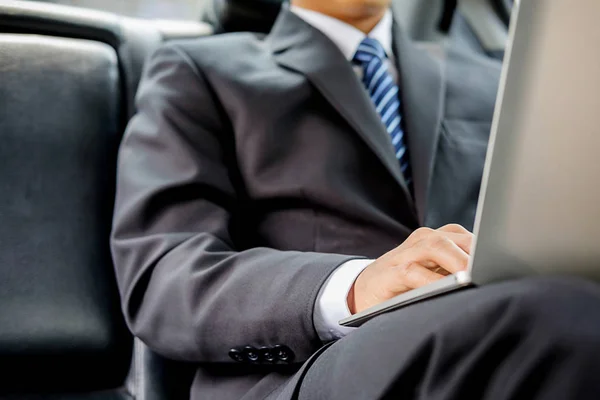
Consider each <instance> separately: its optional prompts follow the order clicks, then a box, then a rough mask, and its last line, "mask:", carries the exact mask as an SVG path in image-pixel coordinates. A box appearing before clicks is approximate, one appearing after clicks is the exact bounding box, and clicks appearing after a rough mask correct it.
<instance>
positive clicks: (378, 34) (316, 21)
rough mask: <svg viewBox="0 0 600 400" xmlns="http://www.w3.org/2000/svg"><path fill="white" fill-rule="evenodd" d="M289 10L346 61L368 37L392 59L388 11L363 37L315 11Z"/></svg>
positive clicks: (391, 21)
mask: <svg viewBox="0 0 600 400" xmlns="http://www.w3.org/2000/svg"><path fill="white" fill-rule="evenodd" d="M290 10H291V11H292V12H293V13H294V14H296V15H297V16H298V17H300V18H302V19H303V20H304V21H305V22H307V23H308V24H310V25H312V26H313V27H314V28H316V29H318V30H320V31H321V32H322V33H323V34H325V36H327V37H328V38H329V39H330V40H331V41H332V42H333V43H335V44H336V45H337V46H338V47H339V49H340V50H341V51H342V53H343V54H344V56H345V57H346V59H347V60H348V61H352V59H353V58H354V54H355V53H356V50H357V49H358V46H359V45H360V43H361V42H362V41H363V40H364V39H365V38H366V37H367V36H369V37H370V38H373V39H376V40H378V41H379V43H381V45H382V46H383V48H384V50H385V52H386V54H387V56H388V57H389V58H390V59H391V58H392V54H393V52H392V23H393V20H392V13H391V11H390V10H388V11H387V12H386V13H385V15H384V16H383V18H382V19H381V21H379V23H378V24H377V25H376V26H375V28H373V29H372V30H371V32H369V35H365V34H364V32H362V31H360V30H358V29H356V28H355V27H353V26H352V25H349V24H347V23H345V22H342V21H340V20H338V19H335V18H333V17H330V16H328V15H325V14H322V13H320V12H317V11H313V10H307V9H305V8H301V7H298V6H294V5H292V6H290Z"/></svg>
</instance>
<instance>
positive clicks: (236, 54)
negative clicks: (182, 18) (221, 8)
mask: <svg viewBox="0 0 600 400" xmlns="http://www.w3.org/2000/svg"><path fill="white" fill-rule="evenodd" d="M264 38H265V35H263V34H253V33H246V32H239V33H226V34H221V35H213V36H206V37H200V38H194V39H181V40H175V41H172V42H170V43H168V44H166V45H165V46H171V47H174V48H177V49H178V50H179V51H180V52H182V53H184V54H185V55H186V56H187V57H189V59H190V60H192V61H193V62H194V63H195V64H197V65H202V66H210V65H217V66H219V67H223V66H225V65H227V64H230V63H232V62H233V61H234V60H236V59H243V58H250V57H255V56H259V55H260V54H264V53H265V52H266V51H267V48H266V44H265V41H264Z"/></svg>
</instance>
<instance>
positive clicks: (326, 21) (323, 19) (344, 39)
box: [290, 6, 398, 342]
mask: <svg viewBox="0 0 600 400" xmlns="http://www.w3.org/2000/svg"><path fill="white" fill-rule="evenodd" d="M290 10H291V11H292V12H293V13H294V14H296V15H297V16H299V17H300V18H302V19H303V20H304V21H306V22H307V23H309V24H310V25H312V26H313V27H314V28H316V29H318V30H320V31H321V32H322V33H323V34H325V36H327V37H328V38H329V39H330V40H331V41H332V42H333V43H335V44H336V45H337V47H338V48H339V49H340V50H341V51H342V54H343V55H344V56H345V57H346V59H347V60H348V61H349V62H352V59H353V58H354V54H355V53H356V50H357V49H358V46H359V45H360V43H361V42H362V41H363V39H365V38H366V37H367V35H365V34H364V33H363V32H362V31H359V30H358V29H356V28H355V27H353V26H351V25H348V24H346V23H345V22H342V21H340V20H338V19H335V18H332V17H330V16H327V15H324V14H321V13H319V12H316V11H312V10H307V9H304V8H300V7H297V6H290ZM392 23H393V21H392V13H391V12H390V11H388V12H387V13H386V14H385V15H384V17H383V18H382V19H381V21H379V23H378V24H377V26H375V28H373V30H372V31H371V32H370V33H369V35H368V36H369V37H371V38H373V39H377V40H378V41H379V43H381V45H382V46H383V48H384V50H385V51H386V53H387V56H388V59H387V66H388V69H389V70H390V73H391V74H392V76H393V77H394V79H395V80H396V81H397V79H398V71H397V68H396V65H395V63H394V57H393V52H392ZM354 70H355V71H356V73H357V74H358V75H359V76H360V77H362V73H363V71H362V69H361V67H360V66H358V67H355V68H354ZM372 262H373V260H364V259H359V260H352V261H348V262H346V263H344V264H342V265H341V266H340V267H338V268H337V269H336V270H335V271H334V272H333V274H331V276H330V277H329V278H328V279H327V281H326V282H325V284H324V285H323V287H322V288H321V290H320V292H319V296H318V298H317V302H316V303H315V309H314V317H313V318H314V324H315V329H316V330H317V333H318V335H319V338H320V339H321V340H322V341H324V342H329V341H332V340H337V339H340V338H342V337H344V336H346V335H347V334H348V333H350V332H351V331H353V330H354V329H356V328H347V327H343V326H341V325H340V324H339V323H338V321H339V320H341V319H343V318H346V317H349V316H350V310H349V309H348V302H347V298H348V293H349V292H350V289H351V288H352V285H353V284H354V281H355V280H356V278H357V277H358V275H360V273H361V272H362V271H363V270H364V269H365V268H366V267H367V266H368V265H369V264H371V263H372Z"/></svg>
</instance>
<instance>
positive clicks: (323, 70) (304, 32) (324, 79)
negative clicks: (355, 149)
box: [267, 9, 412, 202]
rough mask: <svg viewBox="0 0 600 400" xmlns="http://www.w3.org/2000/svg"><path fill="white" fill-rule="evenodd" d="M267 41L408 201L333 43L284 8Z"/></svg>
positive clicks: (375, 121)
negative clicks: (328, 105) (344, 123)
mask: <svg viewBox="0 0 600 400" xmlns="http://www.w3.org/2000/svg"><path fill="white" fill-rule="evenodd" d="M267 43H268V45H270V46H271V49H272V51H273V55H274V57H275V60H276V61H277V62H278V63H279V64H280V65H282V66H284V67H286V68H289V69H292V70H294V71H297V72H299V73H301V74H303V75H305V76H306V77H307V78H308V79H309V80H310V81H311V83H312V84H313V85H314V86H315V87H316V88H317V89H318V90H319V91H320V92H321V94H322V95H323V96H324V97H325V99H326V100H327V101H328V102H329V103H331V105H332V106H333V107H334V108H335V109H336V110H337V111H338V112H339V113H340V114H341V115H342V116H343V117H344V118H345V119H346V120H347V121H348V122H349V123H350V125H351V126H352V127H353V128H354V130H356V132H357V133H358V134H359V135H360V136H361V138H362V139H363V140H364V141H365V142H366V144H367V145H368V146H369V148H370V149H371V150H372V151H373V152H374V153H375V154H376V155H377V157H378V158H379V159H380V160H381V161H382V162H383V164H384V165H385V166H386V168H387V169H388V170H389V172H390V173H391V174H392V176H393V177H394V178H395V179H396V181H397V182H398V183H399V184H400V186H401V187H402V188H403V190H404V192H405V195H406V197H407V199H409V202H411V201H412V200H411V196H410V193H409V191H408V188H407V186H406V182H405V181H404V178H403V176H402V172H401V171H400V165H399V163H398V160H397V159H396V156H395V154H394V150H393V146H392V144H391V141H390V139H389V136H388V133H387V131H386V129H385V127H384V126H383V123H382V122H381V119H380V117H379V115H378V114H377V112H376V110H375V107H374V105H373V102H372V101H371V99H370V98H369V96H368V94H367V92H366V90H365V89H364V87H363V84H362V82H360V80H359V79H358V77H357V76H356V74H355V73H354V71H353V69H352V66H351V64H350V63H349V62H348V60H346V58H345V57H344V56H343V54H342V53H341V51H340V50H339V49H338V48H337V46H336V45H335V44H334V43H333V42H331V41H330V40H329V39H328V38H327V37H326V36H325V35H323V33H321V32H320V31H318V30H317V29H315V28H313V27H312V26H310V25H308V24H307V23H306V22H304V21H303V20H302V19H300V18H299V17H297V16H296V15H294V14H293V13H292V12H290V11H289V10H286V9H284V10H282V12H281V14H280V16H279V18H278V20H277V22H276V24H275V26H274V27H273V30H272V31H271V34H270V35H269V37H268V38H267Z"/></svg>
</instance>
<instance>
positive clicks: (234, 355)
mask: <svg viewBox="0 0 600 400" xmlns="http://www.w3.org/2000/svg"><path fill="white" fill-rule="evenodd" d="M229 357H231V359H232V360H233V361H235V362H239V363H242V362H244V361H246V358H245V357H244V353H242V352H241V351H240V350H238V349H231V350H229Z"/></svg>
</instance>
